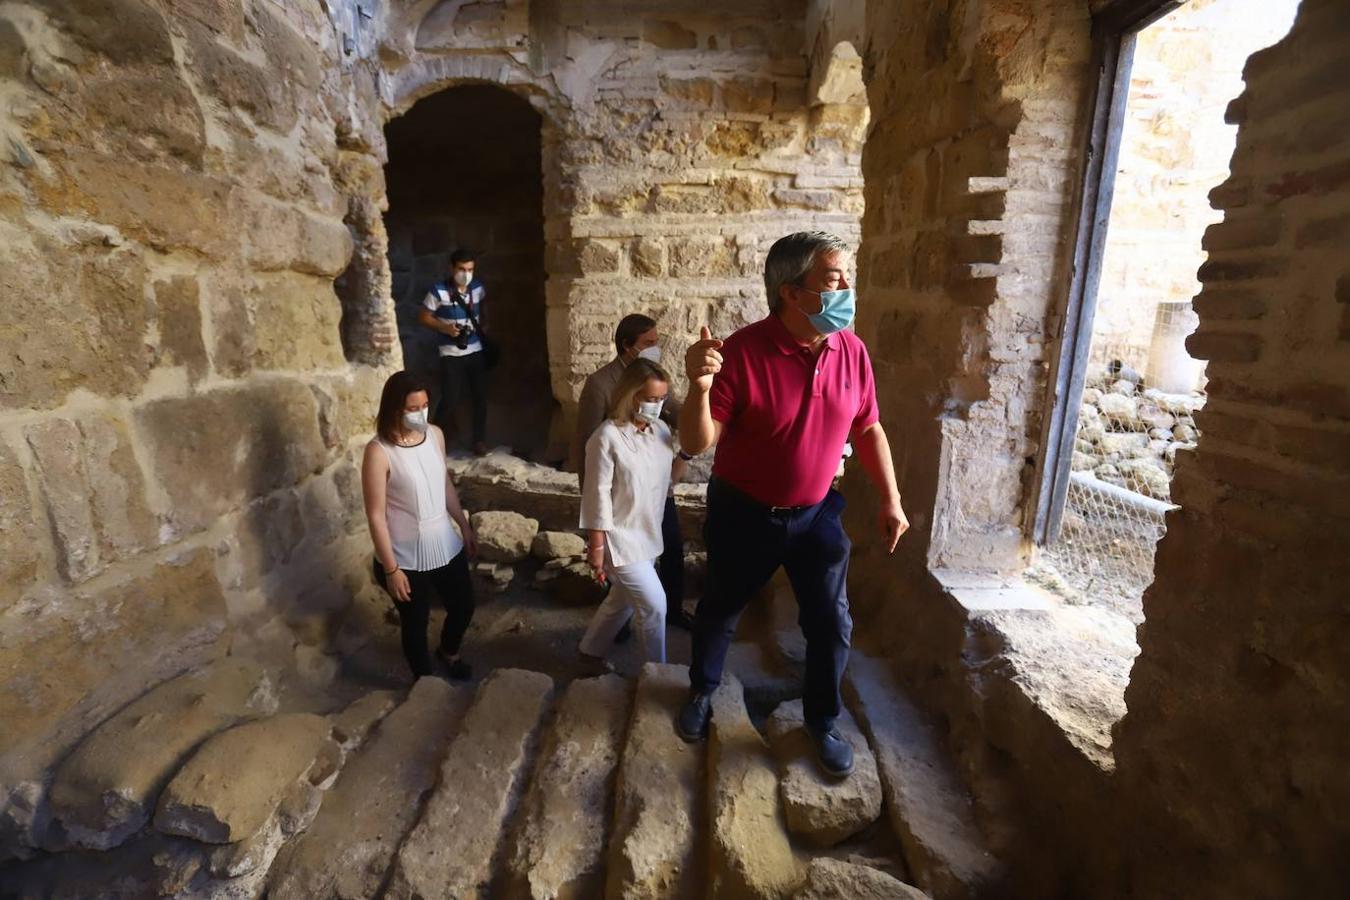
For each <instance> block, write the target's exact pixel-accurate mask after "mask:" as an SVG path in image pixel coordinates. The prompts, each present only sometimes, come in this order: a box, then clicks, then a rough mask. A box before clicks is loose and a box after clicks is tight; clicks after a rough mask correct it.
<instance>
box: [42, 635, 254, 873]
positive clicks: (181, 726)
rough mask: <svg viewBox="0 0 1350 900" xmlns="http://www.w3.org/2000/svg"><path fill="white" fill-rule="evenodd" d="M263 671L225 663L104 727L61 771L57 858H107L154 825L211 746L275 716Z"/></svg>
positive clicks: (55, 798) (53, 842)
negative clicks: (157, 807) (176, 783)
mask: <svg viewBox="0 0 1350 900" xmlns="http://www.w3.org/2000/svg"><path fill="white" fill-rule="evenodd" d="M276 702H277V701H276V697H275V696H273V694H272V685H271V682H270V681H269V680H268V677H267V674H266V673H265V672H264V671H263V670H262V669H261V668H260V667H259V666H258V665H256V664H254V663H251V662H247V661H244V660H239V659H226V660H222V661H220V662H218V663H216V664H214V665H212V666H210V667H208V668H205V669H201V670H199V671H196V672H192V673H189V674H186V675H180V676H179V677H178V678H175V679H173V680H171V681H167V682H165V683H164V684H162V685H160V686H159V687H157V688H155V689H153V690H152V691H150V692H149V693H148V694H146V695H145V696H143V697H141V698H140V699H139V700H137V701H136V702H134V703H132V704H131V705H130V706H128V707H126V708H125V709H123V710H122V711H121V712H119V713H117V715H115V716H113V717H112V718H111V719H109V720H108V721H106V722H104V723H103V724H102V725H100V726H99V727H98V728H97V729H96V730H95V731H94V732H93V733H92V734H90V735H89V736H88V737H87V738H85V739H84V741H82V742H81V743H80V746H79V748H78V749H76V751H75V752H74V753H72V754H71V755H70V756H69V757H67V758H66V759H65V761H63V762H62V763H61V766H60V767H59V768H58V769H57V771H56V777H55V779H54V781H53V783H52V790H51V815H52V826H51V829H50V830H49V832H48V840H47V846H48V847H49V848H50V849H53V850H59V849H64V848H67V847H88V848H92V849H96V850H106V849H108V848H109V847H115V846H117V845H118V844H120V843H122V842H123V841H125V840H126V839H127V838H128V837H130V836H131V835H132V834H134V833H136V832H137V831H139V830H140V829H141V828H142V827H143V826H144V825H145V824H146V823H147V822H148V821H149V820H150V815H151V812H152V811H153V809H154V804H155V801H156V799H157V798H158V796H159V792H160V790H162V789H163V787H164V785H165V784H166V783H167V782H168V781H169V779H170V778H172V777H173V774H174V772H175V771H176V770H177V769H178V767H179V766H180V765H182V763H183V761H184V760H185V759H186V758H187V757H188V755H189V754H190V753H191V752H192V749H193V747H195V746H196V745H197V744H198V743H199V742H200V741H202V740H203V739H204V738H207V737H209V736H211V735H213V734H215V733H216V732H217V731H220V730H221V729H222V728H227V727H229V726H230V725H232V724H233V723H235V722H237V721H239V720H240V719H243V718H247V717H249V716H256V715H265V714H267V713H270V712H272V711H273V710H274V709H275V708H276Z"/></svg>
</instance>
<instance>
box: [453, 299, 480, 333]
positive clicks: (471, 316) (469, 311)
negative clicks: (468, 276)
mask: <svg viewBox="0 0 1350 900" xmlns="http://www.w3.org/2000/svg"><path fill="white" fill-rule="evenodd" d="M446 292H447V293H448V294H449V295H450V301H451V302H452V303H454V304H455V305H456V306H458V307H459V308H460V309H462V310H464V314H465V315H466V316H468V317H469V322H470V323H471V324H472V325H473V331H474V334H478V335H481V334H482V333H483V329H482V328H480V327H478V317H477V316H475V315H474V314H473V310H472V309H470V308H469V306H468V304H467V303H465V302H464V301H463V300H461V299H459V291H456V290H451V289H449V288H447V289H446ZM472 296H473V293H472V289H470V297H472Z"/></svg>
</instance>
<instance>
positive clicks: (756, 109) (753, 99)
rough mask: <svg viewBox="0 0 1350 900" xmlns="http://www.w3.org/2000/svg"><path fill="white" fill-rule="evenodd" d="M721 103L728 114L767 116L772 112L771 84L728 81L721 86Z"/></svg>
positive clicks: (759, 81)
mask: <svg viewBox="0 0 1350 900" xmlns="http://www.w3.org/2000/svg"><path fill="white" fill-rule="evenodd" d="M722 103H723V105H725V106H726V108H727V111H728V112H733V113H759V114H762V115H767V114H769V113H771V112H773V82H772V81H763V80H758V79H756V80H737V81H729V82H727V83H725V84H723V85H722Z"/></svg>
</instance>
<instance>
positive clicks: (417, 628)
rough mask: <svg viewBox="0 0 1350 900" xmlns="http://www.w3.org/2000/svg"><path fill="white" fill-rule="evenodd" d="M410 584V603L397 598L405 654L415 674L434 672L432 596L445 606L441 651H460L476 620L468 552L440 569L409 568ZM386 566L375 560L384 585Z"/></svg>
mask: <svg viewBox="0 0 1350 900" xmlns="http://www.w3.org/2000/svg"><path fill="white" fill-rule="evenodd" d="M403 574H405V575H407V576H408V586H409V588H411V591H412V596H411V597H409V598H408V602H407V603H400V602H399V601H397V600H395V601H394V609H395V610H396V611H397V612H398V624H399V628H400V630H401V631H402V635H401V639H402V643H403V657H404V658H405V659H406V660H408V667H409V668H411V669H412V672H413V676H414V677H420V676H422V675H430V674H431V654H430V653H429V652H428V651H427V623H429V622H430V621H431V600H432V598H433V597H439V598H440V601H441V605H442V606H444V607H445V625H443V626H442V627H441V642H440V649H441V652H443V653H445V654H447V655H449V656H454V655H455V654H456V653H458V652H459V646H460V643H461V642H462V641H463V640H464V632H466V631H468V630H469V622H470V621H472V620H473V580H472V579H471V578H470V577H469V554H468V553H466V552H465V551H463V550H461V551H459V554H458V555H457V556H456V557H455V558H454V559H452V560H450V562H448V563H446V564H445V565H443V566H441V567H440V568H439V569H429V570H427V571H425V572H409V571H408V570H407V569H404V570H403ZM385 580H386V579H385V576H384V568H383V567H382V566H381V565H380V561H379V560H378V559H377V560H375V581H376V583H378V584H379V586H380V587H382V588H385V590H386V591H387V590H388V588H387V587H386V586H385Z"/></svg>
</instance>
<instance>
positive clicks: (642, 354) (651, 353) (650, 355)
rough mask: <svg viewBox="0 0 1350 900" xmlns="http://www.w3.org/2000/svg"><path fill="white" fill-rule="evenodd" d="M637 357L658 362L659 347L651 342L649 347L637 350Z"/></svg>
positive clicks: (659, 358) (659, 357)
mask: <svg viewBox="0 0 1350 900" xmlns="http://www.w3.org/2000/svg"><path fill="white" fill-rule="evenodd" d="M637 358H638V359H645V360H649V361H651V362H654V363H659V362H660V361H661V348H660V347H658V346H656V345H655V344H652V345H651V346H650V347H643V348H642V349H641V350H639V351H638V355H637Z"/></svg>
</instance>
